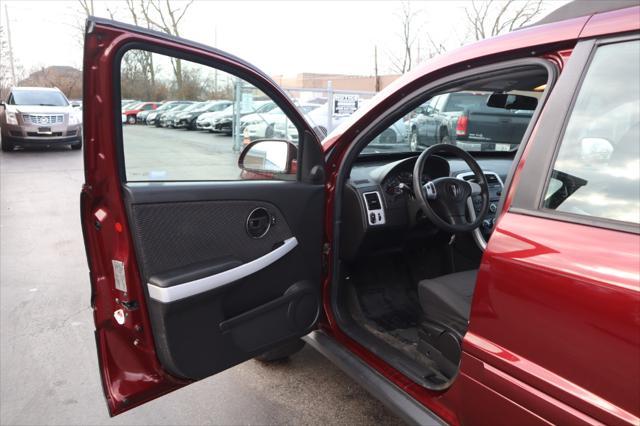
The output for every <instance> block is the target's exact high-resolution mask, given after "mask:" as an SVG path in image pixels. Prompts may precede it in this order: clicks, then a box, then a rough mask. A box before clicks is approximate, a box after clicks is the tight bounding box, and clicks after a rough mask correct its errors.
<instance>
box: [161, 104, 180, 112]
mask: <svg viewBox="0 0 640 426" xmlns="http://www.w3.org/2000/svg"><path fill="white" fill-rule="evenodd" d="M177 105H180V104H176V103H169V104H162V105H160V106H159V107H158V108H156V112H161V111H166V110H169V109H171V108H175V107H176V106H177Z"/></svg>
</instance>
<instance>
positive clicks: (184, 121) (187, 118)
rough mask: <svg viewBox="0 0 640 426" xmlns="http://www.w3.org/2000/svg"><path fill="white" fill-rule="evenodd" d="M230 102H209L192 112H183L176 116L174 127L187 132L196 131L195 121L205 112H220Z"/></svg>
mask: <svg viewBox="0 0 640 426" xmlns="http://www.w3.org/2000/svg"><path fill="white" fill-rule="evenodd" d="M231 104H232V102H231V101H209V102H204V103H202V104H200V106H198V107H197V108H194V109H193V110H189V111H184V112H182V113H181V114H178V115H177V116H176V124H175V127H181V128H185V129H187V130H195V129H196V121H197V120H198V117H200V116H201V115H202V114H204V113H207V112H217V111H222V110H224V109H226V108H228V107H229V105H231Z"/></svg>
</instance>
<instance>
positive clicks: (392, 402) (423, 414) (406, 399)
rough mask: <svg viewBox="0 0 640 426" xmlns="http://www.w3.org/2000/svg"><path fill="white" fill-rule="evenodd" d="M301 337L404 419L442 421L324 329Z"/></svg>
mask: <svg viewBox="0 0 640 426" xmlns="http://www.w3.org/2000/svg"><path fill="white" fill-rule="evenodd" d="M303 340H304V341H305V342H307V343H308V344H309V345H310V346H312V347H313V348H314V349H316V350H317V351H318V352H320V353H321V354H322V355H324V356H326V357H327V358H328V359H329V360H330V361H332V362H333V363H334V364H336V365H337V366H338V367H339V368H340V369H341V370H343V371H344V372H345V373H347V375H348V376H349V377H351V378H352V379H353V380H355V381H356V382H358V383H359V384H360V385H361V386H362V387H363V388H365V389H366V390H367V391H368V392H369V393H370V394H371V395H373V396H374V397H376V398H377V399H378V400H380V402H382V403H383V404H384V405H385V406H386V407H387V408H388V409H389V410H391V411H392V412H394V413H395V414H396V415H398V416H399V417H401V418H402V419H403V420H404V421H405V422H407V423H409V424H417V425H445V424H446V423H445V422H444V421H443V420H442V419H441V418H440V417H438V416H437V415H436V414H435V413H433V412H432V411H431V410H429V409H428V408H426V407H425V406H424V405H422V404H420V403H419V402H417V401H416V400H415V399H413V398H411V397H410V396H409V395H407V394H406V393H405V392H403V391H402V390H401V389H400V388H398V387H397V386H396V385H395V384H393V383H392V382H391V381H389V380H388V379H387V378H386V377H384V376H382V375H381V374H380V373H378V372H377V371H376V370H374V369H373V368H371V367H370V366H369V365H367V364H365V363H364V362H363V361H362V360H361V359H360V358H358V357H356V356H355V355H354V354H353V353H352V352H350V351H349V350H348V349H346V348H345V347H344V346H342V345H341V344H339V343H338V342H336V341H335V340H334V339H333V338H332V337H330V336H329V335H327V334H326V333H325V332H323V331H319V330H316V331H313V332H311V333H310V334H308V335H306V336H305V337H303Z"/></svg>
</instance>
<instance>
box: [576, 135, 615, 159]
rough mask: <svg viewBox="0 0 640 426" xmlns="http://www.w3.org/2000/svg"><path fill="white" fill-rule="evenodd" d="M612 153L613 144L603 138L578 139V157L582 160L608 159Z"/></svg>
mask: <svg viewBox="0 0 640 426" xmlns="http://www.w3.org/2000/svg"><path fill="white" fill-rule="evenodd" d="M612 153H613V145H611V142H609V141H608V140H607V139H604V138H584V139H582V140H581V141H580V157H581V158H582V161H585V162H592V161H609V158H611V154H612Z"/></svg>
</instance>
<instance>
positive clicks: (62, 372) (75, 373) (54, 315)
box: [0, 129, 400, 425]
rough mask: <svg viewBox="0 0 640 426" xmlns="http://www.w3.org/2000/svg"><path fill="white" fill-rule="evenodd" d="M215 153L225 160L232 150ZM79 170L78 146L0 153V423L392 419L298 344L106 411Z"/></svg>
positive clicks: (164, 134)
mask: <svg viewBox="0 0 640 426" xmlns="http://www.w3.org/2000/svg"><path fill="white" fill-rule="evenodd" d="M130 130H131V131H135V132H139V131H141V130H142V129H136V130H134V129H130ZM150 130H153V131H155V132H156V135H157V137H160V138H167V140H173V139H174V138H179V139H180V140H181V141H183V142H184V147H185V148H184V149H186V150H192V151H193V154H194V155H196V153H198V152H200V153H202V152H209V153H213V152H215V151H216V149H218V148H220V150H221V151H225V152H226V151H228V147H229V146H230V144H231V141H230V138H228V137H224V136H214V135H211V134H206V133H201V132H187V131H182V130H169V129H167V130H164V129H150ZM180 132H181V133H180ZM189 141H191V142H189ZM216 147H218V148H216ZM225 155H228V157H227V159H226V160H225V161H230V160H232V159H233V155H234V154H232V153H231V152H230V151H228V153H227V154H225ZM216 158H217V157H216ZM82 181H83V165H82V152H78V151H71V150H69V149H68V148H66V147H60V148H56V149H37V150H32V149H30V150H25V151H19V152H13V153H2V154H0V209H1V212H0V213H1V214H0V423H1V424H3V425H5V424H7V425H8V424H12V425H39V424H60V425H63V424H64V425H74V424H78V425H94V424H101V425H102V424H104V425H125V424H127V425H129V424H131V425H138V424H140V425H143V424H144V425H168V424H172V425H173V424H180V425H201V424H215V425H232V424H285V423H286V424H322V425H328V424H349V425H356V424H376V425H385V424H399V423H400V420H399V419H398V418H397V417H395V416H394V415H393V414H391V413H389V412H388V411H387V410H386V409H385V408H384V407H383V406H382V404H381V403H379V402H378V401H377V400H375V399H374V398H372V397H371V396H369V394H368V393H366V391H364V389H362V388H361V387H360V386H359V385H358V384H356V383H355V382H353V381H352V380H351V379H350V378H349V377H348V376H346V375H345V374H344V373H342V372H341V371H340V370H338V369H337V368H336V367H334V366H333V364H331V363H330V362H329V361H328V360H326V359H325V358H324V357H323V356H322V355H320V354H319V353H317V352H315V351H314V350H313V349H311V348H309V347H306V348H305V349H303V350H302V351H301V352H300V353H298V354H297V355H295V356H294V357H292V358H291V359H290V360H289V361H287V362H282V363H277V364H273V365H265V364H262V363H260V362H258V361H253V360H251V361H248V362H246V363H244V364H241V365H239V366H237V367H234V368H231V369H229V370H227V371H224V372H222V373H220V374H218V375H216V376H214V377H210V378H208V379H205V380H202V381H200V382H198V383H195V384H192V385H190V386H187V387H185V388H182V389H180V390H178V391H176V392H173V393H171V394H169V395H166V396H164V397H162V398H160V399H159V400H155V401H152V402H150V403H148V404H146V405H144V406H142V407H139V408H136V409H134V410H132V411H129V412H127V413H124V414H122V415H120V416H118V417H115V418H109V415H108V412H107V408H106V404H105V401H104V398H103V395H102V388H101V385H100V378H99V375H98V362H97V357H96V351H95V344H94V337H93V330H94V326H93V317H92V313H91V308H90V306H89V303H90V300H89V297H90V286H89V280H88V269H87V265H86V260H85V254H84V246H83V242H82V232H81V229H80V217H79V206H78V202H79V194H80V188H81V185H82Z"/></svg>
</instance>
